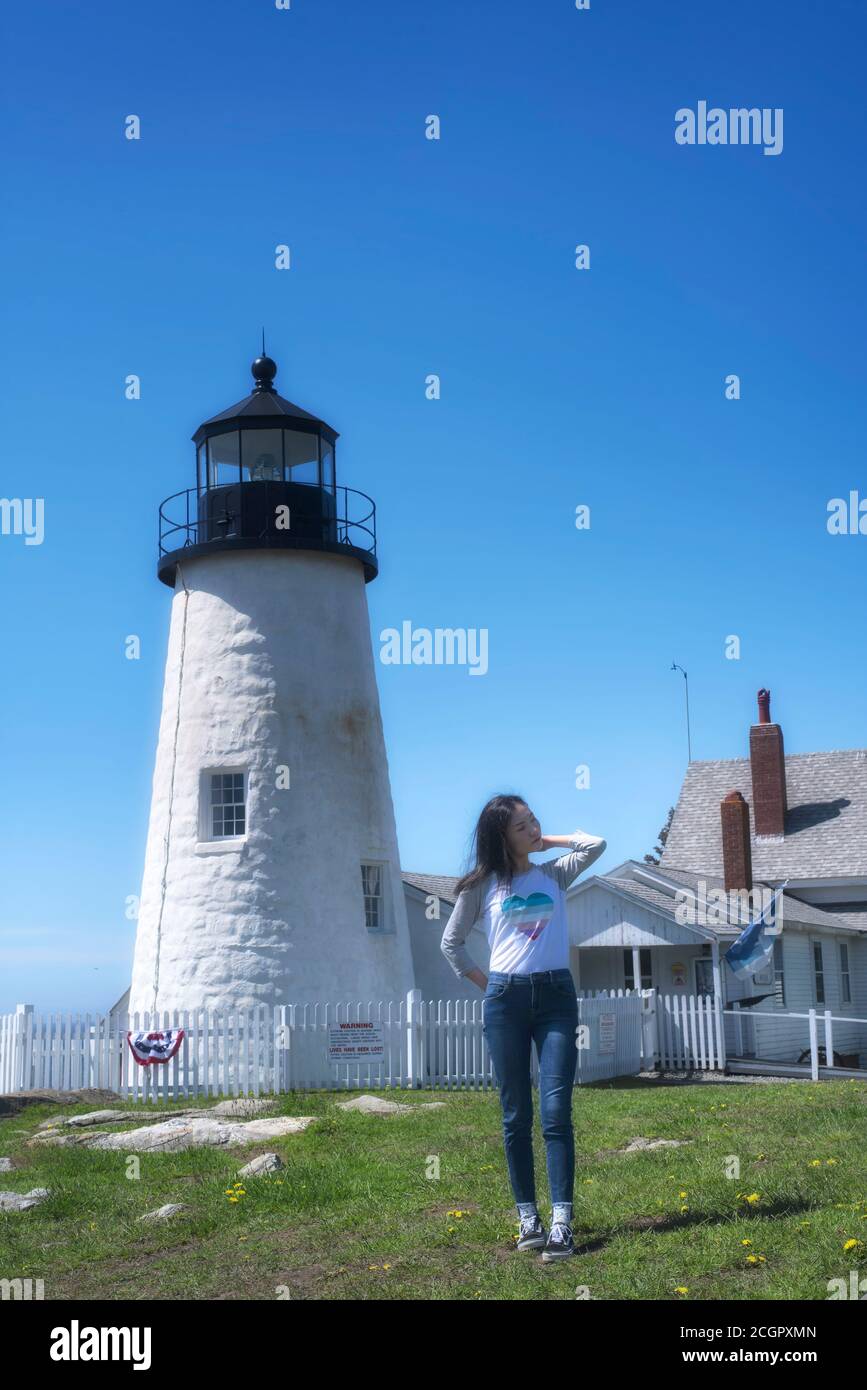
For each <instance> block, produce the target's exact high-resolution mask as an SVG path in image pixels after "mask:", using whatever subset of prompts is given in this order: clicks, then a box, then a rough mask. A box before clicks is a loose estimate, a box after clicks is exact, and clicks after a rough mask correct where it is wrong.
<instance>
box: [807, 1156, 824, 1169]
mask: <svg viewBox="0 0 867 1390" xmlns="http://www.w3.org/2000/svg"><path fill="white" fill-rule="evenodd" d="M821 1166H822V1160H821V1158H811V1159H810V1163H809V1167H811V1168H821Z"/></svg>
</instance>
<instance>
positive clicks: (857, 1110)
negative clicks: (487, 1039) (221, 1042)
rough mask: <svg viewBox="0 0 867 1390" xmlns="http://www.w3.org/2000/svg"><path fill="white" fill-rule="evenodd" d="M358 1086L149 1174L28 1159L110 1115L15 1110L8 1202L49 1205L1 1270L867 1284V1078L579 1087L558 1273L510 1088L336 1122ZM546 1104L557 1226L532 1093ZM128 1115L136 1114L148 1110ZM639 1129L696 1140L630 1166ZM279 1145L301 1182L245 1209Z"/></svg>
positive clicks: (239, 1283)
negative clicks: (519, 1246)
mask: <svg viewBox="0 0 867 1390" xmlns="http://www.w3.org/2000/svg"><path fill="white" fill-rule="evenodd" d="M353 1094H355V1093H353V1092H338V1091H313V1092H296V1093H290V1094H288V1095H282V1096H279V1097H278V1102H277V1108H276V1110H275V1111H274V1112H273V1113H279V1114H288V1115H316V1116H317V1117H318V1119H317V1121H316V1123H315V1124H313V1125H311V1126H310V1127H309V1129H308V1130H307V1131H306V1132H305V1133H303V1134H297V1135H289V1136H287V1137H285V1138H283V1139H277V1140H269V1141H267V1142H264V1143H257V1144H254V1145H250V1146H249V1147H244V1148H240V1149H233V1150H213V1149H197V1150H192V1151H189V1152H186V1153H178V1154H158V1155H157V1154H141V1155H138V1158H139V1159H140V1165H141V1171H140V1177H139V1178H138V1179H135V1178H133V1177H129V1176H127V1172H128V1167H129V1163H130V1156H129V1155H127V1154H124V1153H120V1152H118V1153H109V1152H87V1151H85V1150H75V1149H72V1150H69V1149H60V1148H53V1149H52V1148H30V1147H28V1146H27V1138H28V1136H29V1135H31V1134H32V1133H33V1132H34V1131H35V1129H36V1126H37V1124H38V1123H39V1121H40V1120H43V1119H46V1118H47V1117H48V1116H49V1115H55V1114H58V1113H60V1110H61V1109H63V1113H66V1114H73V1113H83V1112H84V1111H86V1110H88V1109H97V1108H102V1107H101V1106H98V1105H94V1104H90V1105H77V1106H75V1107H67V1108H65V1109H64V1108H63V1107H56V1106H51V1105H45V1106H33V1107H30V1108H28V1109H27V1110H25V1111H23V1112H22V1113H19V1114H18V1115H15V1116H12V1117H8V1118H4V1119H3V1120H0V1154H3V1155H8V1156H9V1157H11V1158H13V1159H14V1160H15V1161H16V1168H15V1170H14V1171H13V1172H11V1173H3V1174H0V1188H2V1189H4V1190H14V1191H17V1192H26V1191H29V1190H30V1189H31V1188H33V1187H47V1188H50V1189H51V1194H52V1195H51V1197H50V1198H49V1199H48V1200H47V1201H46V1202H44V1203H43V1204H42V1205H41V1206H39V1207H36V1208H32V1209H31V1210H30V1211H27V1212H22V1213H9V1214H0V1278H7V1279H12V1278H28V1277H29V1278H32V1279H44V1281H45V1297H46V1299H49V1298H55V1299H76V1298H82V1299H112V1298H124V1299H126V1298H133V1299H135V1298H145V1297H147V1298H165V1299H173V1298H182V1299H183V1298H187V1299H199V1298H205V1299H274V1298H278V1297H284V1298H286V1297H288V1298H292V1299H382V1298H385V1299H429V1298H434V1299H527V1298H531V1299H547V1298H553V1299H562V1298H576V1297H582V1296H587V1295H586V1294H582V1289H585V1288H586V1290H587V1291H588V1293H589V1296H590V1297H591V1298H594V1299H669V1300H683V1301H689V1300H693V1301H707V1300H712V1299H743V1300H750V1299H766V1298H767V1299H826V1298H827V1297H828V1288H827V1282H828V1280H829V1279H832V1278H837V1277H842V1278H845V1279H846V1280H847V1282H848V1279H849V1274H850V1271H851V1270H853V1269H854V1270H858V1271H859V1273H860V1275H861V1277H865V1276H867V1152H865V1143H864V1139H865V1129H867V1083H863V1082H856V1081H839V1082H838V1081H823V1082H820V1083H812V1082H804V1083H801V1082H796V1083H787V1084H770V1085H712V1086H711V1085H682V1086H662V1085H657V1084H654V1083H653V1082H650V1081H642V1080H637V1079H636V1080H632V1079H627V1080H623V1081H620V1082H616V1083H614V1084H605V1085H599V1086H596V1087H581V1088H576V1090H575V1092H574V1100H573V1115H574V1120H575V1138H576V1164H577V1166H576V1180H575V1223H574V1227H575V1242H576V1246H577V1247H578V1254H577V1255H576V1256H575V1257H574V1258H573V1259H570V1260H564V1261H562V1262H560V1263H557V1264H553V1265H544V1264H542V1263H541V1260H540V1259H539V1255H538V1253H530V1252H518V1251H516V1250H515V1249H514V1241H515V1237H516V1234H517V1218H516V1212H515V1208H514V1205H513V1202H512V1196H511V1190H510V1188H509V1183H508V1177H507V1172H506V1164H505V1156H504V1152H503V1143H502V1131H501V1113H500V1105H499V1097H498V1095H497V1093H496V1091H488V1092H472V1091H415V1092H407V1091H400V1092H399V1091H383V1092H379V1093H378V1094H381V1095H384V1096H386V1097H387V1098H388V1099H391V1100H399V1101H404V1102H406V1103H408V1104H419V1103H421V1102H424V1101H431V1100H442V1101H444V1102H445V1107H444V1109H442V1110H428V1111H422V1112H421V1113H420V1114H419V1115H395V1116H387V1117H385V1116H366V1115H362V1114H358V1113H344V1112H343V1111H340V1110H338V1109H337V1108H336V1103H337V1102H338V1101H340V1100H350V1099H352V1097H353ZM189 1104H190V1103H189V1102H182V1103H180V1104H179V1105H178V1107H177V1108H182V1106H184V1105H186V1106H189ZM201 1104H202V1106H203V1107H204V1108H207V1107H208V1106H210V1105H212V1104H214V1101H213V1100H210V1101H202V1102H201ZM157 1108H159V1109H164V1108H166V1107H164V1106H162V1105H159V1106H158V1107H157ZM534 1108H535V1131H534V1147H535V1152H536V1181H537V1199H538V1202H539V1207H540V1210H541V1211H542V1214H543V1218H544V1220H545V1224H546V1225H547V1224H548V1223H549V1219H550V1204H549V1201H548V1187H547V1179H546V1176H545V1157H544V1145H543V1143H542V1138H541V1132H540V1129H539V1117H538V1092H534ZM126 1110H127V1111H128V1113H129V1114H130V1117H131V1121H132V1122H134V1121H135V1119H136V1115H137V1114H140V1113H141V1108H140V1107H135V1106H128V1107H126ZM638 1135H641V1136H643V1137H645V1138H647V1139H654V1138H665V1139H688V1140H691V1141H692V1142H691V1143H690V1144H688V1145H687V1146H686V1147H684V1148H678V1149H670V1150H665V1149H660V1150H657V1151H654V1152H650V1153H634V1154H628V1155H627V1154H622V1153H619V1152H617V1150H618V1149H619V1148H621V1147H622V1146H623V1145H625V1144H627V1143H628V1142H629V1140H630V1139H631V1138H633V1137H635V1136H638ZM269 1150H270V1151H276V1152H278V1153H279V1154H280V1155H281V1157H282V1158H283V1159H284V1161H285V1163H286V1167H285V1169H283V1170H282V1171H281V1172H279V1173H277V1174H274V1175H272V1176H270V1177H266V1178H254V1179H248V1180H247V1181H246V1182H245V1184H244V1191H243V1193H242V1194H241V1195H239V1197H238V1200H236V1201H233V1200H231V1199H230V1197H229V1196H228V1195H227V1192H228V1191H229V1190H230V1189H231V1188H232V1185H233V1184H234V1183H235V1182H236V1181H237V1171H238V1169H239V1168H240V1167H241V1166H242V1165H243V1164H244V1163H247V1162H249V1160H250V1159H251V1158H253V1157H254V1156H255V1154H257V1153H263V1152H267V1151H269ZM736 1160H737V1161H739V1163H740V1173H739V1176H737V1177H730V1176H728V1173H729V1171H731V1165H732V1164H733V1163H734V1162H735V1161H736ZM739 1194H740V1195H739ZM750 1196H752V1197H753V1198H754V1200H753V1201H752V1202H748V1201H747V1200H746V1198H747V1197H750ZM165 1202H185V1203H187V1204H188V1208H189V1209H188V1210H187V1211H186V1212H183V1213H181V1214H180V1215H179V1216H177V1217H175V1218H174V1220H173V1221H171V1222H170V1223H169V1224H168V1225H165V1226H150V1225H147V1224H141V1223H139V1222H138V1220H137V1218H138V1217H140V1216H141V1215H142V1214H143V1213H144V1212H146V1211H151V1210H153V1209H154V1208H156V1207H159V1206H161V1205H162V1204H163V1203H165ZM849 1241H856V1242H859V1243H858V1244H856V1245H854V1246H852V1247H850V1248H846V1247H847V1242H849ZM745 1242H750V1243H749V1244H746V1243H745ZM749 1256H753V1257H754V1259H753V1260H752V1261H750V1259H749ZM760 1257H763V1258H760ZM278 1290H282V1292H281V1293H278ZM678 1290H685V1292H678Z"/></svg>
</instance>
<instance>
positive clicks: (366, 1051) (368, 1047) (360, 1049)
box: [328, 1021, 384, 1062]
mask: <svg viewBox="0 0 867 1390" xmlns="http://www.w3.org/2000/svg"><path fill="white" fill-rule="evenodd" d="M383 1053H384V1043H383V1037H382V1024H381V1023H370V1022H367V1021H364V1022H354V1023H331V1024H329V1027H328V1060H329V1062H369V1061H377V1060H379V1059H381V1058H382V1056H383Z"/></svg>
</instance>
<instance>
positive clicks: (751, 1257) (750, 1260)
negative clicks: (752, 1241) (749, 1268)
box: [747, 1255, 756, 1265]
mask: <svg viewBox="0 0 867 1390" xmlns="http://www.w3.org/2000/svg"><path fill="white" fill-rule="evenodd" d="M755 1263H756V1256H755V1255H747V1264H748V1265H754V1264H755Z"/></svg>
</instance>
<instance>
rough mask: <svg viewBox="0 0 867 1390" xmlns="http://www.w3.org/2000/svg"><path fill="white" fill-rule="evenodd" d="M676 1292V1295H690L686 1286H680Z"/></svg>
mask: <svg viewBox="0 0 867 1390" xmlns="http://www.w3.org/2000/svg"><path fill="white" fill-rule="evenodd" d="M674 1292H675V1293H689V1289H688V1288H687V1287H686V1285H685V1284H678V1286H677V1288H676V1289H675V1291H674Z"/></svg>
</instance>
